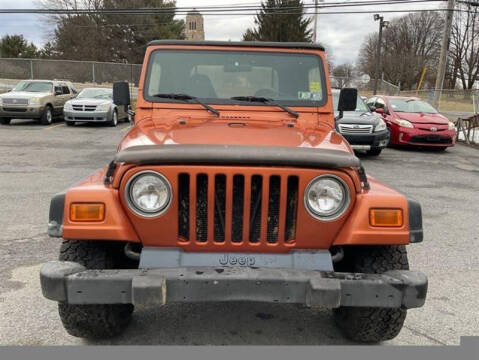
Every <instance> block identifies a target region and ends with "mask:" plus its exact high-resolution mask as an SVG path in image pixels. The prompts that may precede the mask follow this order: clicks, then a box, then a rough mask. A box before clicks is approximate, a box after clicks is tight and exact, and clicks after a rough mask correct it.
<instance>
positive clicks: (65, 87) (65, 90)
mask: <svg viewBox="0 0 479 360" xmlns="http://www.w3.org/2000/svg"><path fill="white" fill-rule="evenodd" d="M62 90H63V95H65V94H70V89H69V88H68V86H62Z"/></svg>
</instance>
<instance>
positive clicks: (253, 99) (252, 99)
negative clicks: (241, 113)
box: [230, 96, 299, 119]
mask: <svg viewBox="0 0 479 360" xmlns="http://www.w3.org/2000/svg"><path fill="white" fill-rule="evenodd" d="M230 99H231V100H237V101H248V102H260V103H263V104H271V105H274V106H277V107H279V108H281V109H282V110H284V111H286V112H287V113H288V114H290V115H292V116H294V117H295V118H296V119H297V118H298V117H299V114H298V113H297V112H296V111H294V110H292V109H290V108H289V107H287V106H284V105H281V104H279V103H277V102H276V101H275V100H273V99H268V98H265V97H258V96H233V97H232V98H230Z"/></svg>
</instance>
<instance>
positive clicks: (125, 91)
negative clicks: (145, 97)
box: [113, 81, 131, 106]
mask: <svg viewBox="0 0 479 360" xmlns="http://www.w3.org/2000/svg"><path fill="white" fill-rule="evenodd" d="M113 103H114V104H115V105H126V106H127V105H130V104H131V100H130V87H129V85H128V83H127V82H126V81H118V82H115V83H113Z"/></svg>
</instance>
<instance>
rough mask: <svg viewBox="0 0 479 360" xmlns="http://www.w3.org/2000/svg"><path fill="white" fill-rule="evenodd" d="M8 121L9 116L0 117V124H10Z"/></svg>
mask: <svg viewBox="0 0 479 360" xmlns="http://www.w3.org/2000/svg"><path fill="white" fill-rule="evenodd" d="M10 121H12V119H10V118H0V124H2V125H10Z"/></svg>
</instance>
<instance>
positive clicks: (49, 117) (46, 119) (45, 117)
mask: <svg viewBox="0 0 479 360" xmlns="http://www.w3.org/2000/svg"><path fill="white" fill-rule="evenodd" d="M49 113H50V114H49ZM40 123H41V124H42V125H50V124H52V123H53V108H52V107H51V106H50V105H47V106H45V109H43V113H42V117H41V118H40Z"/></svg>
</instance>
